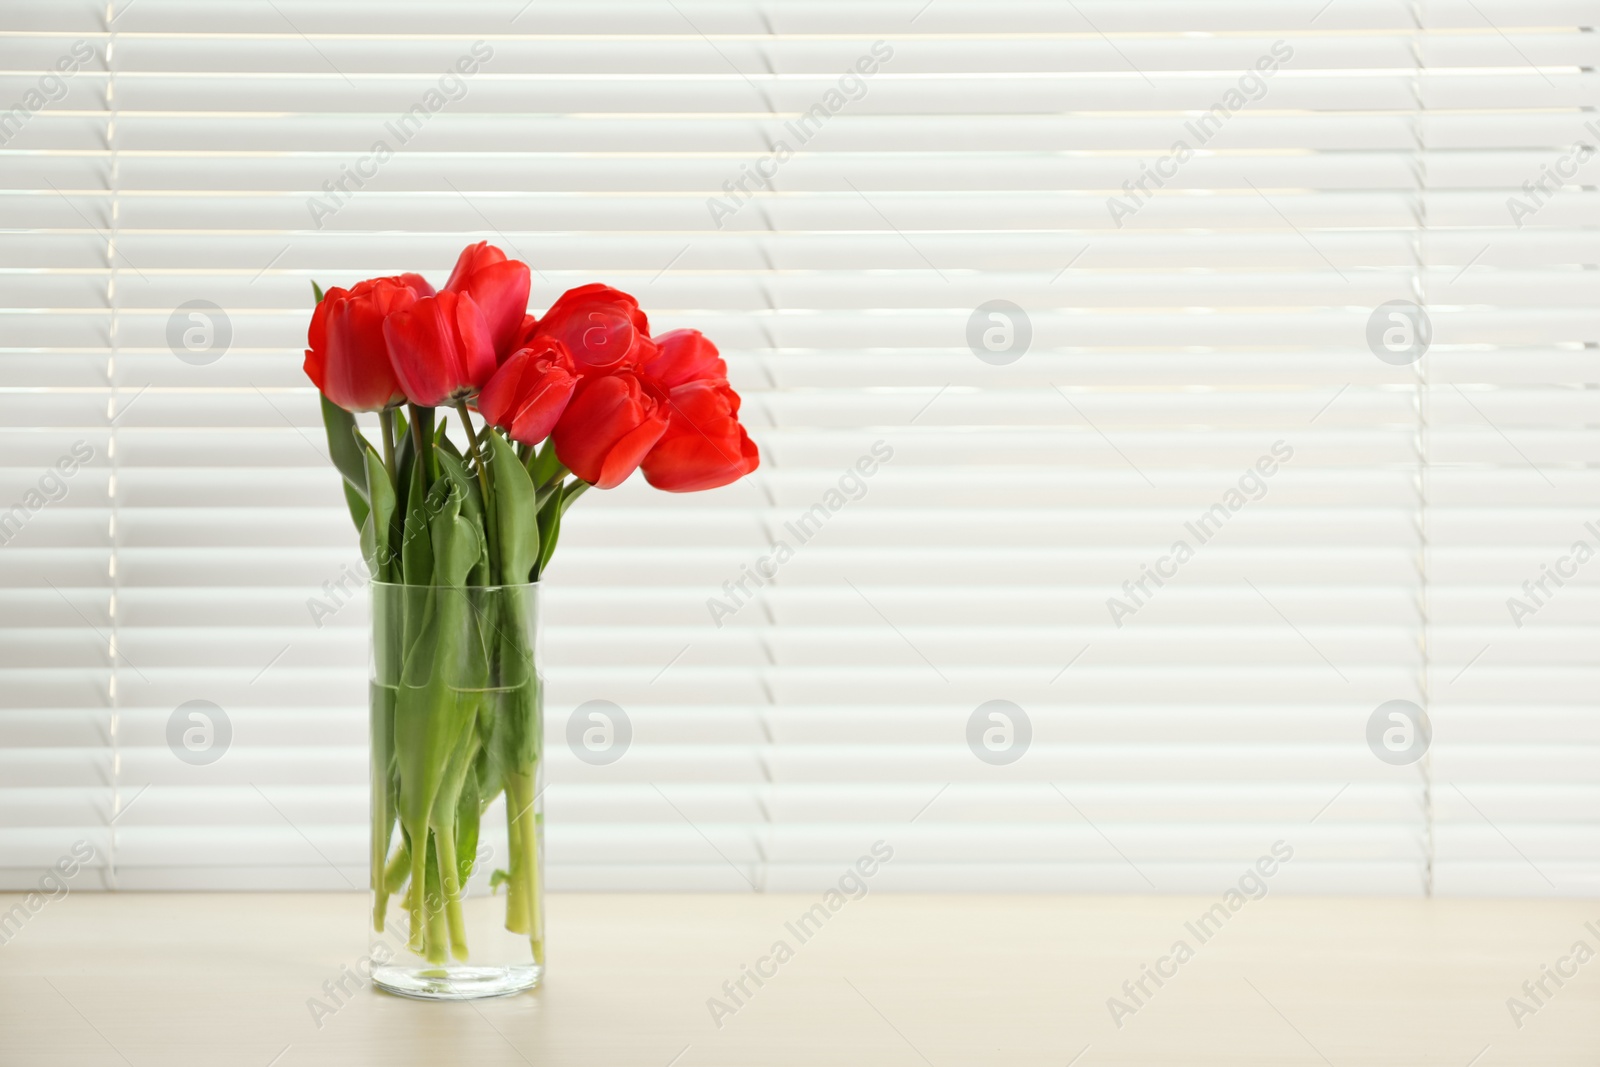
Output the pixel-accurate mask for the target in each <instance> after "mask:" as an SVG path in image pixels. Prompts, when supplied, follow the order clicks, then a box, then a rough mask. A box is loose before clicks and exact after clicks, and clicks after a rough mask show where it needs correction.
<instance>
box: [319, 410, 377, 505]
mask: <svg viewBox="0 0 1600 1067" xmlns="http://www.w3.org/2000/svg"><path fill="white" fill-rule="evenodd" d="M319 399H320V400H321V401H322V425H323V428H324V429H326V430H327V432H328V455H329V457H331V458H332V460H333V465H334V466H335V467H337V468H338V470H339V473H340V474H342V475H344V480H345V481H347V482H349V483H350V484H351V485H352V486H353V487H354V488H355V490H356V492H357V493H358V494H360V496H361V499H362V500H366V499H367V461H366V459H365V458H364V457H363V455H362V453H363V451H365V449H364V448H363V445H365V443H366V439H365V438H363V437H362V436H361V430H360V429H359V428H358V427H357V426H356V417H355V416H354V415H352V414H350V413H349V412H348V411H346V410H345V409H344V408H342V407H340V406H339V405H338V404H335V403H334V402H333V401H331V400H329V399H328V398H327V397H325V396H324V397H319Z"/></svg>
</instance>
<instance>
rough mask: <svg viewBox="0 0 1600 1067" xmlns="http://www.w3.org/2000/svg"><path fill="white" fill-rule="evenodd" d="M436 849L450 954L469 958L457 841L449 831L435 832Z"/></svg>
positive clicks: (436, 830)
mask: <svg viewBox="0 0 1600 1067" xmlns="http://www.w3.org/2000/svg"><path fill="white" fill-rule="evenodd" d="M433 843H434V847H435V848H436V849H438V852H439V881H440V886H439V888H440V889H441V890H442V891H443V896H444V913H445V925H446V927H447V928H448V929H449V932H450V954H451V955H453V956H455V958H456V959H458V960H464V959H466V958H467V920H466V916H465V914H463V912H462V910H461V886H460V884H459V880H458V875H457V873H456V872H457V870H458V869H459V868H458V867H457V865H456V839H455V836H454V834H452V833H451V832H450V831H449V830H442V829H440V828H438V827H435V828H434V831H433Z"/></svg>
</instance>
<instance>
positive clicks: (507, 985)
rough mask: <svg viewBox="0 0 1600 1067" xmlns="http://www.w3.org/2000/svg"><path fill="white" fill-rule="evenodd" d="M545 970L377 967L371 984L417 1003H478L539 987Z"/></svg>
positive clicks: (460, 965) (536, 966)
mask: <svg viewBox="0 0 1600 1067" xmlns="http://www.w3.org/2000/svg"><path fill="white" fill-rule="evenodd" d="M543 973H544V968H543V967H540V966H538V965H537V964H535V965H532V966H523V967H471V966H465V965H462V964H453V963H452V964H446V965H444V966H439V967H378V968H376V969H374V970H373V972H372V984H373V985H375V986H377V987H378V988H379V989H381V990H383V991H384V992H386V993H393V994H395V995H396V996H402V997H414V998H416V999H418V1000H477V999H479V998H481V997H508V996H511V995H512V994H513V993H521V992H523V991H524V990H528V989H532V988H533V987H534V986H536V985H538V984H539V979H540V977H541V976H542V975H543Z"/></svg>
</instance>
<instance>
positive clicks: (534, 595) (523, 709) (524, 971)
mask: <svg viewBox="0 0 1600 1067" xmlns="http://www.w3.org/2000/svg"><path fill="white" fill-rule="evenodd" d="M371 589H372V685H371V729H372V764H371V774H372V854H371V858H372V915H371V922H372V927H373V930H374V931H375V933H376V934H377V935H379V936H378V937H377V938H376V939H375V944H374V955H373V962H374V964H376V966H375V967H374V970H373V980H374V982H375V983H376V984H377V985H378V986H379V987H380V988H382V989H385V990H388V991H389V992H391V993H398V994H401V995H403V996H410V997H423V998H428V999H438V1000H465V999H470V998H474V997H493V996H504V995H506V994H508V993H516V992H519V991H521V990H524V989H531V988H532V987H533V986H535V985H537V984H538V982H539V979H540V976H541V975H542V973H543V970H544V818H543V814H542V806H541V800H540V798H541V792H542V785H543V761H542V756H543V736H544V730H543V726H544V711H543V706H544V697H543V685H542V679H541V677H540V674H539V600H538V585H537V584H536V583H535V584H532V585H507V586H455V587H450V586H438V587H435V586H411V585H393V584H389V583H385V582H373V583H372V586H371ZM497 801H499V803H496V802H497ZM502 818H503V820H504V827H505V833H504V837H503V838H502V836H501V834H500V832H499V828H498V820H499V819H502ZM502 841H503V842H504V845H503V847H502V845H501V844H500V842H502ZM385 957H386V958H385Z"/></svg>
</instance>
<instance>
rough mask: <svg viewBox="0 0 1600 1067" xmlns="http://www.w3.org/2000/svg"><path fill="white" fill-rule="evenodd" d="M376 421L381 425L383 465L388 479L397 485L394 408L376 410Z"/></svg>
mask: <svg viewBox="0 0 1600 1067" xmlns="http://www.w3.org/2000/svg"><path fill="white" fill-rule="evenodd" d="M378 423H379V424H380V425H381V426H382V427H383V465H384V467H385V468H386V469H387V470H388V472H389V480H390V481H392V482H394V483H395V484H396V485H399V484H400V472H399V471H398V470H397V469H395V465H394V408H384V409H383V410H382V411H380V412H378Z"/></svg>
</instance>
